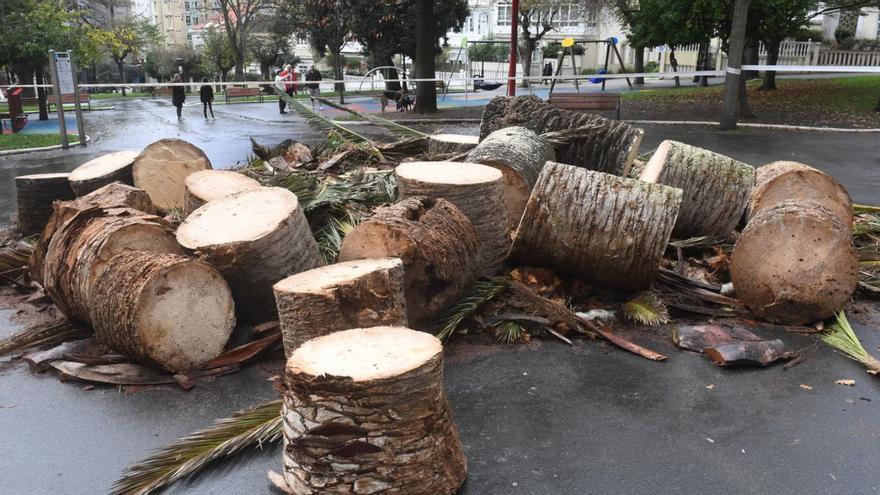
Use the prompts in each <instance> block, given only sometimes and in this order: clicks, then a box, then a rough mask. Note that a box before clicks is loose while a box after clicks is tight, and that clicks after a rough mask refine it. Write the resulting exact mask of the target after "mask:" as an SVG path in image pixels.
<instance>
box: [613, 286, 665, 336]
mask: <svg viewBox="0 0 880 495" xmlns="http://www.w3.org/2000/svg"><path fill="white" fill-rule="evenodd" d="M623 315H624V316H625V317H626V318H627V319H628V320H630V321H634V322H636V323H638V324H640V325H648V326H651V327H653V326H657V325H662V324H664V323H669V310H667V309H666V304H664V303H663V300H661V299H660V296H658V295H657V294H656V293H654V292H651V291H648V292H642V293H641V294H639V295H637V296H636V297H634V298H632V299H630V300H629V301H627V302H625V303H623Z"/></svg>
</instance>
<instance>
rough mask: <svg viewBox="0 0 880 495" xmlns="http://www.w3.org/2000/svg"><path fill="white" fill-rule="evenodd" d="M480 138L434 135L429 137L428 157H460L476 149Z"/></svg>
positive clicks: (462, 135) (459, 135)
mask: <svg viewBox="0 0 880 495" xmlns="http://www.w3.org/2000/svg"><path fill="white" fill-rule="evenodd" d="M479 142H480V136H468V135H465V134H432V135H430V136H428V156H436V155H459V154H461V153H467V152H468V151H470V150H472V149H474V147H475V146H476V145H477V143H479Z"/></svg>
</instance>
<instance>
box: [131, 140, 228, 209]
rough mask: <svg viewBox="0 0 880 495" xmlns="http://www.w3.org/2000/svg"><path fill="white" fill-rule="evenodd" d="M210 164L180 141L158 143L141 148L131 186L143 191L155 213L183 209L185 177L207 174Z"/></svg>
mask: <svg viewBox="0 0 880 495" xmlns="http://www.w3.org/2000/svg"><path fill="white" fill-rule="evenodd" d="M210 169H211V161H210V160H208V157H207V156H206V155H205V153H204V152H203V151H202V150H201V149H199V148H197V147H196V146H194V145H192V144H190V143H188V142H186V141H184V140H182V139H160V140H159V141H156V142H155V143H153V144H151V145H149V146H147V147H146V148H144V151H142V152H141V154H140V156H138V157H137V159H136V160H135V162H134V167H133V168H132V174H133V176H134V185H135V186H137V187H139V188H141V189H143V190H144V191H147V194H149V195H150V199H152V200H153V203H154V204H155V205H156V208H158V209H159V211H163V212H167V211H169V210H172V209H175V208H177V209H181V210H182V209H183V196H184V192H185V190H186V188H185V187H184V181H185V180H186V177H187V176H188V175H189V174H192V173H194V172H199V171H201V170H210Z"/></svg>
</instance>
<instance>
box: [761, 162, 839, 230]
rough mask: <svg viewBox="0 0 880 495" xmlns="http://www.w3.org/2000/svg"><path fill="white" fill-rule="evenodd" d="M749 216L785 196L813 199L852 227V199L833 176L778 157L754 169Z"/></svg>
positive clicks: (806, 199)
mask: <svg viewBox="0 0 880 495" xmlns="http://www.w3.org/2000/svg"><path fill="white" fill-rule="evenodd" d="M756 172H757V173H756V181H755V189H754V191H753V192H752V197H751V201H750V202H749V212H748V213H749V216H754V215H755V214H757V213H758V212H759V211H761V210H763V209H764V208H769V207H771V206H774V205H777V204H779V203H781V202H783V201H788V200H798V201H799V200H803V201H815V202H817V203H820V204H821V205H822V206H824V207H825V208H827V209H828V210H829V211H831V212H832V213H834V214H835V215H837V218H838V219H840V221H841V222H843V224H844V225H846V226H847V227H848V228H852V224H853V210H852V199H851V198H850V197H849V194H848V193H847V192H846V189H844V188H843V186H841V185H840V183H839V182H837V181H836V180H835V179H834V177H831V176H830V175H828V174H826V173H824V172H821V171H819V170H816V169H815V168H813V167H810V166H809V165H804V164H803V163H798V162H788V161H779V162H773V163H770V164H767V165H764V166H763V167H758V169H757V171H756Z"/></svg>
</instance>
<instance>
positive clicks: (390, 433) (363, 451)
mask: <svg viewBox="0 0 880 495" xmlns="http://www.w3.org/2000/svg"><path fill="white" fill-rule="evenodd" d="M283 398H284V406H283V409H282V419H283V432H284V448H283V454H282V456H283V464H284V480H285V482H286V483H287V485H288V488H289V489H290V490H291V492H292V493H300V494H315V495H317V494H330V493H362V494H367V493H400V494H404V493H405V494H407V495H451V494H453V493H455V492H456V491H457V490H458V488H459V487H460V486H461V484H462V483H463V482H464V480H465V478H466V477H467V461H466V459H465V456H464V451H463V449H462V446H461V441H460V440H459V437H458V429H457V428H456V426H455V423H454V422H453V420H452V413H451V411H450V409H449V403H448V400H447V398H446V390H445V388H444V385H443V347H442V345H441V344H440V341H439V340H437V338H436V337H434V336H432V335H430V334H427V333H423V332H417V331H414V330H410V329H408V328H403V327H373V328H360V329H354V330H345V331H342V332H336V333H332V334H330V335H326V336H324V337H319V338H317V339H313V340H310V341H308V342H306V343H305V344H303V345H302V346H301V347H300V348H299V349H297V350H296V351H294V353H293V355H292V356H291V357H290V359H288V361H287V367H286V369H285V390H284V391H283Z"/></svg>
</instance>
